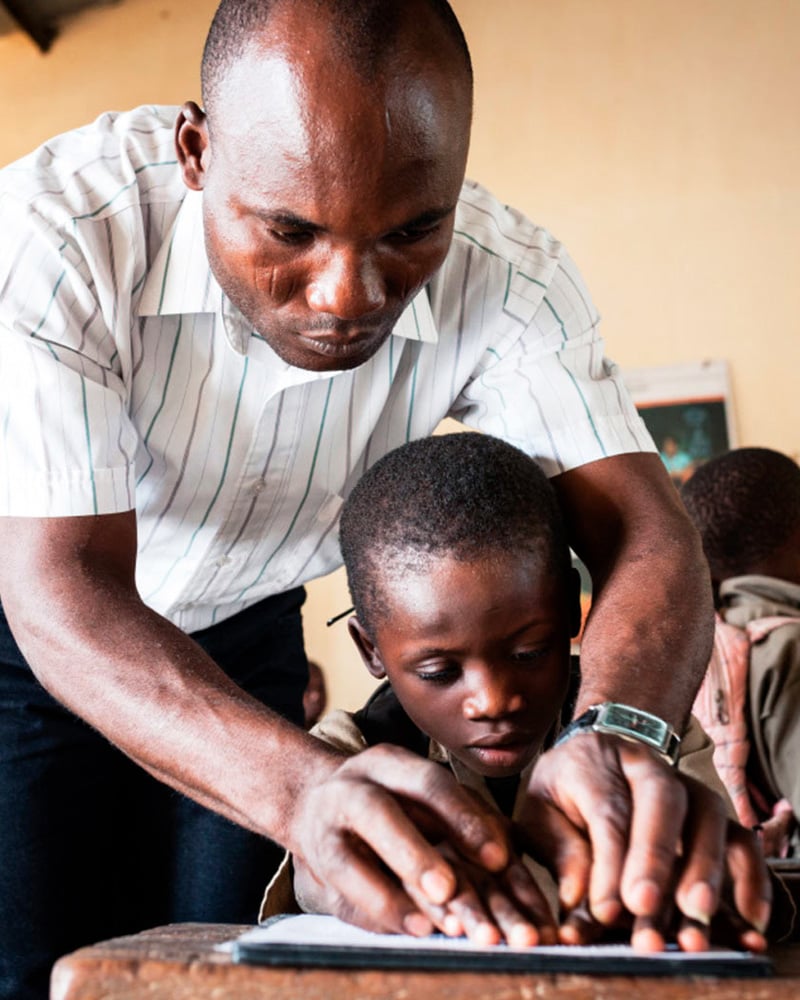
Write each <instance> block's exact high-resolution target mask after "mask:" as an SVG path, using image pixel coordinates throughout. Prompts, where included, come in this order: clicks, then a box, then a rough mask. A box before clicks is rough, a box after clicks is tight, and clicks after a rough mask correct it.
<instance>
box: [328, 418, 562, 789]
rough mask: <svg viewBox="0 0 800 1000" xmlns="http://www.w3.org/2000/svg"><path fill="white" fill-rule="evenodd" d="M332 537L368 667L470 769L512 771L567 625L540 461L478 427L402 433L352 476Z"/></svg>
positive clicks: (553, 697)
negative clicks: (414, 437)
mask: <svg viewBox="0 0 800 1000" xmlns="http://www.w3.org/2000/svg"><path fill="white" fill-rule="evenodd" d="M340 541H341V546H342V554H343V556H344V561H345V566H346V568H347V576H348V582H349V585H350V592H351V594H352V597H353V603H354V605H355V611H356V618H354V619H352V620H351V622H350V631H351V634H352V636H353V639H354V640H355V642H356V645H357V646H358V648H359V650H360V652H361V655H362V657H363V659H364V662H365V663H366V665H367V668H368V669H369V670H370V672H371V673H372V674H373V675H374V676H376V677H388V679H389V681H390V683H391V685H392V687H393V689H394V691H395V693H396V695H397V697H398V698H399V700H400V702H401V703H402V705H403V707H404V709H405V710H406V712H407V713H408V715H409V716H410V717H411V718H412V719H413V720H414V722H415V723H416V724H417V725H418V726H419V727H420V728H421V729H422V730H423V731H424V732H426V733H427V734H428V735H429V736H430V737H432V738H433V739H435V740H436V741H437V742H439V743H441V744H442V745H443V746H445V747H447V748H448V749H449V750H450V751H451V752H452V753H453V754H454V755H455V756H456V757H458V758H459V759H461V760H463V761H464V762H465V763H467V764H468V766H470V767H471V768H472V769H473V770H476V771H479V772H481V773H483V774H485V775H487V776H497V777H500V776H504V775H510V774H515V773H517V772H519V771H520V770H522V768H523V767H524V766H525V765H526V764H527V763H528V762H529V761H530V760H531V759H532V758H533V757H534V756H535V754H536V753H537V751H538V750H539V749H540V747H541V745H542V742H543V740H544V738H545V736H546V735H547V732H548V731H549V730H550V728H551V727H552V725H553V722H554V721H555V719H556V717H557V714H558V711H559V709H560V707H561V704H562V702H563V699H564V696H565V693H566V688H567V680H568V673H569V644H570V636H571V635H574V634H575V633H576V632H577V629H578V626H579V623H580V608H579V602H578V587H577V585H576V583H575V575H574V574H573V572H572V569H571V566H570V556H569V548H568V545H567V541H566V535H565V530H564V525H563V522H562V518H561V514H560V511H559V508H558V504H557V502H556V497H555V493H554V491H553V488H552V486H551V485H550V483H549V482H548V480H547V478H546V477H545V475H544V473H543V472H542V471H541V469H540V468H539V466H538V465H537V464H536V463H535V462H534V461H533V460H532V459H531V458H529V457H528V456H527V455H525V454H523V453H522V452H521V451H519V450H517V449H516V448H513V447H511V446H510V445H507V444H505V443H504V442H502V441H499V440H497V439H495V438H491V437H488V436H486V435H482V434H474V433H459V434H449V435H442V436H435V437H431V438H426V439H423V440H420V441H414V442H412V443H410V444H408V445H405V446H403V447H402V448H398V449H396V450H395V451H393V452H391V453H390V454H388V455H386V456H384V458H382V459H381V460H380V461H378V462H377V463H376V464H375V465H374V466H373V467H372V468H371V469H369V470H368V471H367V472H366V473H365V475H364V476H363V477H362V479H361V480H360V481H359V482H358V484H357V485H356V487H355V489H354V490H353V492H352V494H351V495H350V497H349V498H348V500H347V502H346V504H345V506H344V509H343V511H342V519H341V527H340Z"/></svg>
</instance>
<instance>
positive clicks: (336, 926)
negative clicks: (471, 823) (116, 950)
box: [229, 913, 770, 976]
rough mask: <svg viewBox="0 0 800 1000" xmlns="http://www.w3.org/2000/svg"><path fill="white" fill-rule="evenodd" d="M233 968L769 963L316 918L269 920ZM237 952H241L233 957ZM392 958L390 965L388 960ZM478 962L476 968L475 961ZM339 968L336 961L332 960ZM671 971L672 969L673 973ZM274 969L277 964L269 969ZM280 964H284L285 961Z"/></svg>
mask: <svg viewBox="0 0 800 1000" xmlns="http://www.w3.org/2000/svg"><path fill="white" fill-rule="evenodd" d="M229 944H230V945H232V946H233V951H234V954H237V951H238V952H239V957H240V960H243V961H255V962H258V961H260V960H262V959H263V960H264V961H265V962H266V963H267V964H272V958H273V955H274V954H277V955H279V956H280V955H284V956H287V955H288V956H289V957H291V956H294V958H295V962H294V964H298V965H302V964H324V961H323V960H324V958H325V956H329V957H330V956H334V955H335V956H337V961H336V962H335V963H334V964H352V965H356V964H358V963H357V962H356V961H353V962H350V963H348V961H347V957H346V956H347V953H348V952H352V953H357V954H358V955H359V956H360V959H359V960H360V961H361V962H363V963H365V964H368V963H369V962H370V955H371V954H372V955H375V956H377V955H381V956H382V959H381V963H380V964H381V965H383V966H384V967H390V966H395V965H400V964H401V962H400V953H402V956H403V958H402V964H403V965H405V966H406V967H413V966H414V964H415V962H417V961H418V962H419V965H420V967H433V963H434V962H436V960H437V957H438V958H441V959H442V960H444V959H445V958H446V957H449V959H450V960H451V961H458V960H459V959H460V960H461V961H462V962H465V963H469V965H470V966H471V967H473V968H481V967H485V968H491V969H492V970H493V971H501V970H502V969H503V968H507V969H509V970H511V969H519V970H520V971H523V970H524V969H526V968H528V969H531V970H535V969H538V970H540V971H542V970H545V971H546V970H547V968H548V967H552V971H576V972H577V971H583V972H586V973H588V974H592V973H593V972H595V971H598V972H604V973H611V972H616V973H617V974H625V973H627V972H628V971H630V972H631V973H632V974H648V973H650V974H655V975H663V974H679V975H693V974H695V973H696V974H714V975H729V976H736V975H750V976H752V975H768V974H769V971H770V964H769V961H768V960H767V959H765V958H763V957H762V956H757V955H753V954H752V953H751V952H741V951H733V950H729V949H724V948H721V949H720V948H715V949H712V950H710V951H705V952H684V951H680V950H679V949H677V948H669V949H668V950H666V951H663V952H652V953H648V954H642V953H640V952H635V951H634V950H633V949H632V948H631V946H630V945H628V944H598V945H587V946H582V945H540V946H537V947H535V948H526V949H520V948H509V947H508V946H507V945H505V944H499V945H491V946H480V945H476V944H473V943H472V942H470V941H469V940H467V939H466V938H449V937H445V936H444V935H439V934H436V935H432V936H430V937H424V938H417V937H411V936H410V935H405V934H374V933H372V932H370V931H365V930H362V929H361V928H360V927H355V926H353V925H352V924H347V923H344V922H343V921H341V920H338V919H337V918H336V917H330V916H320V915H318V914H310V913H309V914H300V915H291V916H288V915H287V916H279V917H273V918H271V919H270V920H268V921H267V922H266V923H264V924H263V925H261V926H259V927H254V928H252V929H251V930H249V931H246V932H245V933H244V934H242V935H241V936H240V937H238V938H237V939H236V941H235V942H230V943H229ZM240 949H241V950H240ZM393 953H394V955H395V956H397V958H396V960H393V959H392V954H393ZM480 956H483V957H484V960H481V959H480ZM339 959H340V960H341V961H340V960H339ZM676 963H679V966H680V967H678V966H677V965H676ZM276 964H277V962H276ZM285 964H289V963H288V961H287V962H286V963H285Z"/></svg>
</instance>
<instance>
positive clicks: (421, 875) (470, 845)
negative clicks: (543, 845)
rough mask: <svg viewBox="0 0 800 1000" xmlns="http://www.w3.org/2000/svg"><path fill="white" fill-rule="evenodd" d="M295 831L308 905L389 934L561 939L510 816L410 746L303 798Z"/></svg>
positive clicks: (380, 751)
mask: <svg viewBox="0 0 800 1000" xmlns="http://www.w3.org/2000/svg"><path fill="white" fill-rule="evenodd" d="M291 830H292V833H293V834H294V836H293V837H292V850H293V853H294V857H295V872H296V878H295V887H296V891H297V894H298V898H299V900H300V902H301V904H302V905H303V906H304V908H306V909H309V910H312V911H317V912H327V913H332V914H334V915H335V916H338V917H340V918H341V919H342V920H346V921H348V922H349V923H354V924H358V925H359V926H361V927H365V928H367V929H368V930H373V931H380V932H389V933H407V934H414V935H417V936H421V935H425V934H429V933H430V932H431V931H432V930H433V929H434V928H438V929H439V930H442V931H444V932H445V933H447V934H451V935H452V934H461V933H466V934H467V936H469V937H470V938H472V939H474V940H476V941H480V942H482V943H487V944H491V943H496V942H498V941H500V940H502V939H503V938H505V939H506V940H508V941H510V942H512V943H514V944H521V945H529V944H536V943H537V942H538V941H539V940H541V939H542V937H543V936H544V938H548V939H550V938H552V937H554V933H555V929H554V923H553V918H552V916H551V915H550V913H549V909H548V906H547V903H546V901H545V900H544V898H543V896H542V895H541V893H540V892H539V890H538V888H537V887H536V885H535V884H534V882H533V880H532V878H531V877H530V875H529V874H528V872H527V869H526V868H525V867H524V865H522V863H521V862H520V861H519V860H518V859H517V858H516V857H515V856H514V855H513V852H512V850H511V847H510V843H509V837H508V833H507V830H506V824H505V821H504V820H503V818H502V817H501V816H500V815H499V814H497V813H494V812H492V811H491V810H490V809H489V808H488V807H487V806H485V805H484V804H483V803H482V802H481V801H480V800H479V799H478V798H477V797H476V796H474V795H473V794H472V793H471V792H470V791H469V790H468V789H466V788H464V787H463V786H461V785H459V784H458V783H457V782H456V780H455V778H454V777H453V776H452V774H451V773H450V772H449V771H447V770H446V769H445V768H443V767H441V766H440V765H438V764H435V763H432V762H430V761H426V760H422V759H421V758H419V757H417V756H416V755H414V754H412V753H410V752H408V751H406V750H402V749H400V748H398V747H390V746H387V745H380V746H376V747H372V748H370V749H368V750H365V751H363V752H362V753H359V754H357V755H356V756H354V757H350V758H348V759H347V760H345V761H344V763H342V764H340V765H339V766H338V767H337V768H336V769H335V770H333V771H332V772H331V773H329V775H328V776H327V777H326V778H324V779H323V780H321V781H318V782H316V783H315V784H314V785H313V787H309V788H308V790H307V791H305V792H304V793H303V795H302V796H301V797H300V799H299V800H298V805H297V808H296V810H295V813H294V816H293V819H292V824H291ZM431 840H434V841H436V842H437V843H438V842H441V841H442V840H444V841H446V843H447V847H446V848H444V849H442V848H441V847H437V846H435V844H434V843H432V842H431ZM445 855H446V856H447V858H446V857H445ZM462 858H463V861H462V860H461V859H462ZM484 873H485V877H483V875H484ZM490 873H494V875H493V876H492V874H490Z"/></svg>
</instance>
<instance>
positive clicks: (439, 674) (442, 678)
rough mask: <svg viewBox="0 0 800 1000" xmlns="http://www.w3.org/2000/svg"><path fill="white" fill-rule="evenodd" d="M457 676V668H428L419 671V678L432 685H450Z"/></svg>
mask: <svg viewBox="0 0 800 1000" xmlns="http://www.w3.org/2000/svg"><path fill="white" fill-rule="evenodd" d="M457 676H458V668H457V667H437V668H433V667H426V668H425V669H424V670H418V671H417V677H418V678H419V679H420V680H421V681H429V682H430V683H432V684H450V683H451V682H452V681H454V680H455V679H456V677H457Z"/></svg>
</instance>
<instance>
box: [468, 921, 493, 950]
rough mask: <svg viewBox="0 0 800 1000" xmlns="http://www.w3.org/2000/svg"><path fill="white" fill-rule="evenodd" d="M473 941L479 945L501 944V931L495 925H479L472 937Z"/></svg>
mask: <svg viewBox="0 0 800 1000" xmlns="http://www.w3.org/2000/svg"><path fill="white" fill-rule="evenodd" d="M470 937H471V938H472V941H473V942H474V943H475V944H478V945H486V946H487V947H488V946H489V945H493V944H499V943H500V931H498V929H497V928H496V927H495V926H494V924H478V926H477V927H476V928H475V930H474V931H473V932H472V934H471V935H470Z"/></svg>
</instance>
